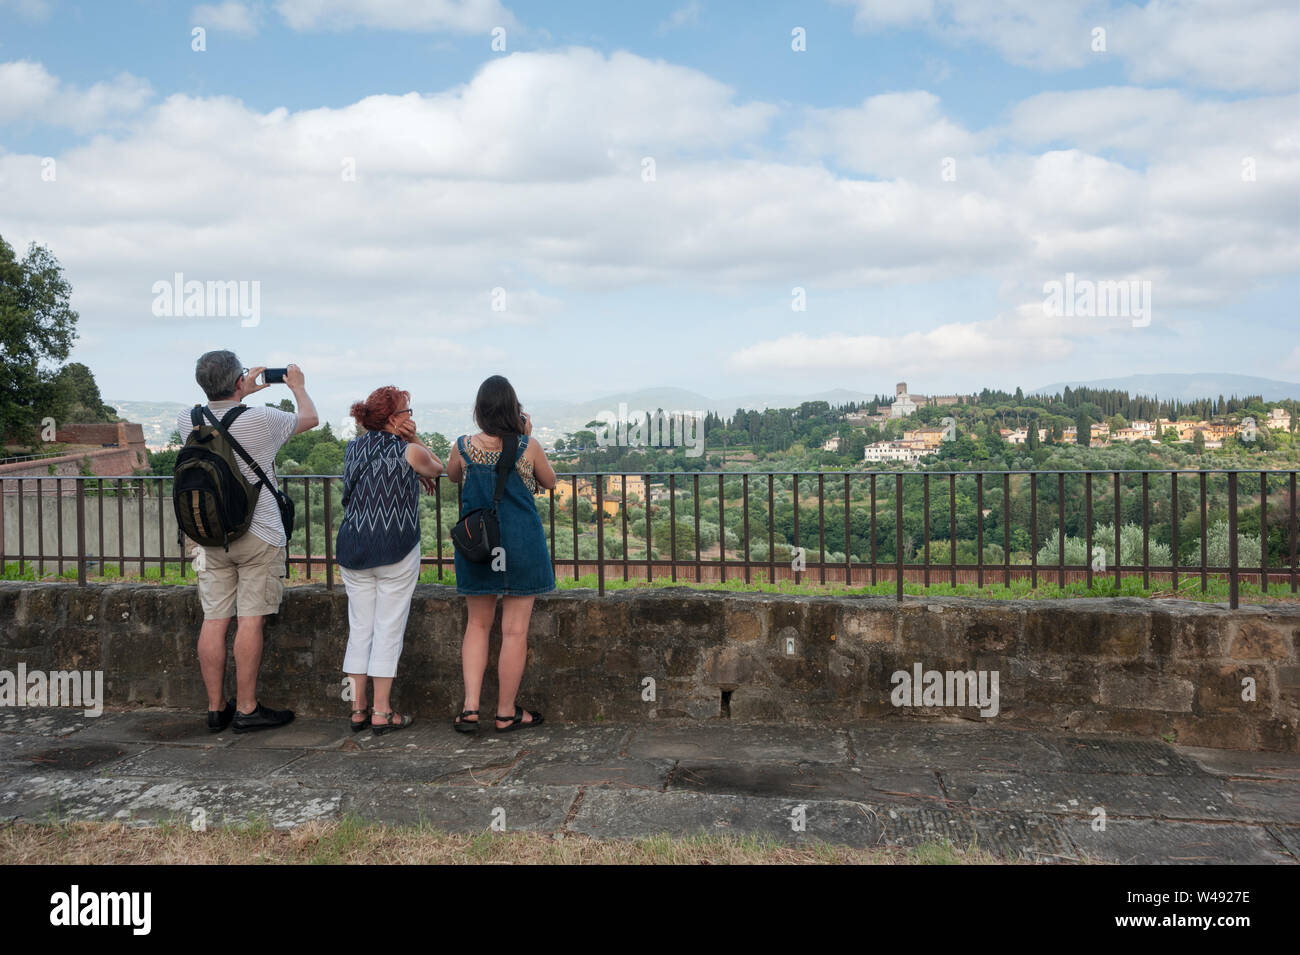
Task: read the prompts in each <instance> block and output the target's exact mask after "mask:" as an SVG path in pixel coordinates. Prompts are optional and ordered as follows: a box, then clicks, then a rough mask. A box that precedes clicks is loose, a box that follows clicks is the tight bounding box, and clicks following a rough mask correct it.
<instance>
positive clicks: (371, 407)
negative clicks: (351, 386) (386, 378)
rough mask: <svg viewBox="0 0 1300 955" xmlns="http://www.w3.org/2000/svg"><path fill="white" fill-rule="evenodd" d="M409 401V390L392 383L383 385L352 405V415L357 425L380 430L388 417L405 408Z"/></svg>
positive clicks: (369, 429) (368, 429) (371, 429)
mask: <svg viewBox="0 0 1300 955" xmlns="http://www.w3.org/2000/svg"><path fill="white" fill-rule="evenodd" d="M410 401H411V393H410V392H409V391H399V390H398V389H397V388H395V387H394V386H393V385H384V387H382V388H376V389H375V390H374V391H372V392H370V397H369V398H367V399H366V400H365V401H358V402H357V403H356V404H354V405H353V406H352V412H351V413H352V417H354V418H356V419H357V426H358V427H361V428H365V429H366V430H367V431H382V430H383V428H384V425H386V424H388V419H389V418H391V417H392V416H393V415H395V414H397V412H399V411H402V410H403V409H405V408H406V407H407V406H408V404H409V403H410Z"/></svg>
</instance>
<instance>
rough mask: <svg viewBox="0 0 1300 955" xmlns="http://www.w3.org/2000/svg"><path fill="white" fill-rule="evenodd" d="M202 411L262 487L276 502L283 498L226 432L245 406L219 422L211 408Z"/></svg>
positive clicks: (228, 413) (235, 408) (238, 407)
mask: <svg viewBox="0 0 1300 955" xmlns="http://www.w3.org/2000/svg"><path fill="white" fill-rule="evenodd" d="M202 410H203V414H204V415H205V416H206V417H207V419H208V421H209V422H210V423H211V425H212V427H214V428H216V429H217V430H218V431H220V432H221V436H222V437H223V438H225V439H226V441H227V442H229V444H230V446H231V448H233V449H234V451H235V453H236V454H238V455H239V456H240V457H241V458H243V460H244V463H245V464H247V465H248V466H249V468H251V469H252V471H253V473H254V474H256V475H257V479H258V480H259V481H260V482H261V483H262V485H263V486H265V487H266V488H267V489H268V490H269V491H270V492H271V493H272V494H273V495H275V499H276V501H277V502H278V501H280V500H281V498H283V496H284V495H283V494H281V493H280V489H279V488H278V487H277V486H276V485H275V484H274V483H273V482H272V481H271V479H270V478H268V477H267V476H266V472H265V471H263V470H262V468H261V467H260V466H259V465H258V463H257V462H256V461H254V460H253V458H252V456H251V455H250V454H249V453H248V452H247V451H245V450H244V446H243V445H242V444H240V443H239V442H238V441H236V440H235V438H234V436H233V435H232V434H231V433H230V432H229V431H227V430H226V426H227V425H229V424H231V423H232V422H233V421H234V420H235V419H236V418H238V417H239V416H240V415H241V414H243V413H244V412H245V411H247V410H248V408H247V407H246V406H245V405H236V406H235V407H233V408H231V409H230V410H229V411H227V412H226V414H225V415H224V416H223V417H222V419H221V420H220V421H218V420H217V416H216V415H214V414H213V413H212V409H211V408H208V407H204V408H203V409H202Z"/></svg>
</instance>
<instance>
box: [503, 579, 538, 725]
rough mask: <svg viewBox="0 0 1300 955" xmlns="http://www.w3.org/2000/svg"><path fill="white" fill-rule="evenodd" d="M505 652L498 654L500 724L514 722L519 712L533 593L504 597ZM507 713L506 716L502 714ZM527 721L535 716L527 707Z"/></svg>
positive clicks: (525, 717)
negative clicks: (517, 703)
mask: <svg viewBox="0 0 1300 955" xmlns="http://www.w3.org/2000/svg"><path fill="white" fill-rule="evenodd" d="M501 600H502V604H501V655H500V656H499V657H497V683H498V687H499V689H498V691H497V693H498V695H497V711H496V716H497V725H498V726H502V725H503V724H504V725H505V726H509V725H510V720H512V719H514V715H515V694H516V693H518V692H519V683H520V681H521V680H522V679H523V678H524V663H525V662H526V661H527V659H528V621H529V619H530V618H531V617H532V615H533V598H532V597H503V598H501ZM502 716H505V717H506V718H505V719H504V720H503V719H501V718H500V717H502ZM523 716H524V719H523V721H524V722H525V723H531V722H532V721H533V718H532V717H531V716H529V715H528V711H527V710H525V711H524V714H523Z"/></svg>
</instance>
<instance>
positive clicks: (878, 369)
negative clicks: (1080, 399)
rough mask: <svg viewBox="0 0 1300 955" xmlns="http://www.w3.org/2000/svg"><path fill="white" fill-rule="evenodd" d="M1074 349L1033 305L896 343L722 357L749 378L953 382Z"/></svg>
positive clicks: (904, 336)
mask: <svg viewBox="0 0 1300 955" xmlns="http://www.w3.org/2000/svg"><path fill="white" fill-rule="evenodd" d="M1074 347H1075V343H1074V341H1073V340H1072V336H1071V334H1070V329H1068V328H1067V327H1066V326H1065V325H1064V324H1063V322H1062V321H1061V320H1060V319H1050V318H1047V317H1045V316H1044V315H1043V310H1042V305H1041V303H1036V304H1030V305H1026V306H1024V307H1022V308H1020V309H1018V310H1016V311H1015V312H1012V313H1011V314H1009V315H1005V316H999V317H998V318H995V319H991V320H989V321H979V322H950V323H946V324H944V325H940V326H938V327H936V328H930V329H917V330H915V331H904V332H901V333H900V334H896V335H870V334H864V335H848V334H843V333H837V334H830V335H821V336H810V335H805V334H803V333H802V332H797V333H795V334H792V335H787V336H784V337H781V338H777V339H771V340H768V341H761V342H756V343H754V344H752V345H747V346H745V347H744V348H741V349H739V350H738V351H736V352H734V353H733V354H732V355H730V356H729V357H728V365H729V366H730V367H731V368H732V369H733V370H736V371H741V372H747V373H750V374H772V373H791V372H826V373H841V372H856V373H858V374H862V373H864V372H865V373H868V374H870V373H873V372H875V373H886V374H895V373H896V374H907V375H914V374H917V373H930V374H933V372H934V369H935V368H943V369H944V373H945V374H946V375H952V374H956V373H960V372H976V371H981V370H987V369H989V368H992V367H998V366H1000V365H1004V364H1005V363H1006V360H1007V356H1008V353H1009V352H1010V351H1012V350H1014V352H1015V355H1016V358H1017V360H1020V361H1027V362H1046V361H1056V360H1058V359H1061V358H1065V357H1067V356H1069V355H1070V353H1071V352H1072V351H1073V350H1074Z"/></svg>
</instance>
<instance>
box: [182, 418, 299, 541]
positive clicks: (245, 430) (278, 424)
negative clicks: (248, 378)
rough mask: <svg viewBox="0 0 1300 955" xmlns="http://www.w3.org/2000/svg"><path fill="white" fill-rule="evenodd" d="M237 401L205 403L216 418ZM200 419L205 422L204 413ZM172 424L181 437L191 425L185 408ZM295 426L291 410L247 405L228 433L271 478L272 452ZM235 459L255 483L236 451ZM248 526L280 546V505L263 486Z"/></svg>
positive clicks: (272, 468) (273, 457)
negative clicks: (251, 521)
mask: <svg viewBox="0 0 1300 955" xmlns="http://www.w3.org/2000/svg"><path fill="white" fill-rule="evenodd" d="M237 404H239V402H238V401H210V402H208V407H209V408H211V409H212V414H213V416H214V417H216V419H217V420H218V421H220V420H221V419H222V418H223V417H225V414H226V412H227V411H229V410H230V409H231V408H233V407H235V405H237ZM203 420H204V421H205V422H207V418H206V417H205V418H204V419H203ZM207 423H209V424H210V423H211V422H207ZM176 428H177V430H178V431H180V433H181V436H182V437H184V436H185V435H187V434H189V433H190V431H192V430H193V429H194V426H193V424H192V422H191V421H190V411H189V409H188V408H187V409H186V410H184V411H182V412H181V413H180V414H179V415H177V417H176ZM297 429H298V416H297V415H296V414H294V413H293V412H290V411H281V410H280V409H279V408H266V407H262V408H254V407H252V406H249V409H248V410H247V411H245V412H244V413H243V414H241V415H240V416H239V417H238V418H236V419H235V423H234V424H232V425H231V426H230V436H231V437H232V438H234V439H235V440H236V441H238V442H239V444H240V446H241V447H242V448H243V449H244V450H245V451H247V452H248V456H249V457H251V458H252V459H253V460H254V461H256V462H257V464H258V466H259V467H260V468H261V469H262V471H263V472H264V473H265V474H266V476H267V478H268V479H269V480H271V481H275V480H276V476H275V456H276V455H277V454H278V453H279V452H280V449H281V448H282V447H284V443H285V442H286V441H288V440H289V439H290V438H292V437H293V433H294V431H296V430H297ZM235 461H236V463H238V464H239V470H240V471H241V472H242V473H243V475H244V477H245V479H246V480H247V481H248V483H249V484H252V485H256V484H257V475H256V474H254V473H253V469H252V468H250V467H249V466H248V465H247V464H246V463H245V462H244V459H243V458H241V457H240V456H239V455H238V454H236V455H235ZM248 530H249V532H250V533H252V534H256V535H257V536H258V537H260V538H261V539H262V540H264V541H266V542H267V543H268V544H270V545H271V546H272V547H283V546H284V544H285V539H284V522H283V521H282V520H281V518H280V506H279V505H278V504H276V502H275V495H274V494H271V493H270V492H269V491H267V490H266V489H265V488H263V489H262V490H261V491H259V492H258V494H257V507H256V509H255V510H254V511H253V523H252V524H250V525H249V526H248Z"/></svg>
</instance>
